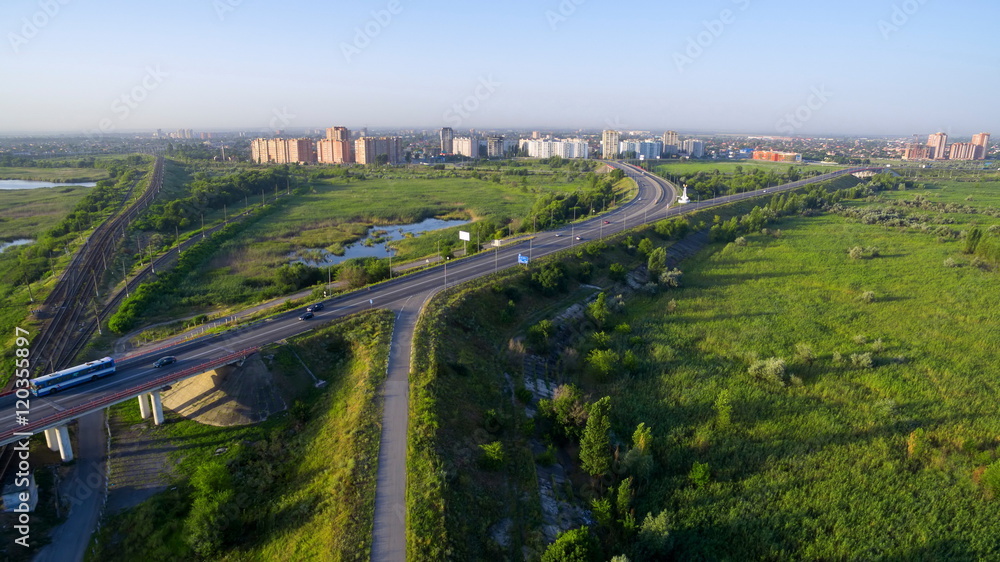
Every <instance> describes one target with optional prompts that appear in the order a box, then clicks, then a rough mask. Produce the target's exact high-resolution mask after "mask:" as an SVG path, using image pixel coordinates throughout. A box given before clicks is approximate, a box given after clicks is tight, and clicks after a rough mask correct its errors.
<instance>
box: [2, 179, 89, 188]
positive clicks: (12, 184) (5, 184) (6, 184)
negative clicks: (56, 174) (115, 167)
mask: <svg viewBox="0 0 1000 562" xmlns="http://www.w3.org/2000/svg"><path fill="white" fill-rule="evenodd" d="M70 185H82V186H83V187H94V186H96V185H97V182H92V181H78V182H74V183H56V182H51V181H35V180H0V189H38V188H39V187H66V186H70Z"/></svg>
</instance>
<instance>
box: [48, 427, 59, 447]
mask: <svg viewBox="0 0 1000 562" xmlns="http://www.w3.org/2000/svg"><path fill="white" fill-rule="evenodd" d="M57 433H58V432H57V431H56V429H55V428H54V427H53V428H49V429H46V430H45V445H46V446H48V448H49V450H50V451H58V450H59V443H58V441H56V439H57V437H56V435H57Z"/></svg>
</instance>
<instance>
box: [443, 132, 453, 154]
mask: <svg viewBox="0 0 1000 562" xmlns="http://www.w3.org/2000/svg"><path fill="white" fill-rule="evenodd" d="M454 153H455V131H453V130H452V129H451V127H445V128H443V129H441V154H454Z"/></svg>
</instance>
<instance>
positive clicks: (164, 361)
mask: <svg viewBox="0 0 1000 562" xmlns="http://www.w3.org/2000/svg"><path fill="white" fill-rule="evenodd" d="M176 362H177V358H176V357H174V356H173V355H167V356H166V357H160V358H159V359H157V360H156V362H155V363H153V366H154V367H166V366H167V365H170V364H171V363H176Z"/></svg>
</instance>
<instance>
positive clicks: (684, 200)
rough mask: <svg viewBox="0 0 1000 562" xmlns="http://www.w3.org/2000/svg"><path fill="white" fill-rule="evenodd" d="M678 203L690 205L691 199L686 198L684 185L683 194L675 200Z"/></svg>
mask: <svg viewBox="0 0 1000 562" xmlns="http://www.w3.org/2000/svg"><path fill="white" fill-rule="evenodd" d="M677 202H678V203H690V202H691V199H689V198H688V186H687V184H684V193H683V194H682V195H681V196H680V198H679V199H678V200H677Z"/></svg>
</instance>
